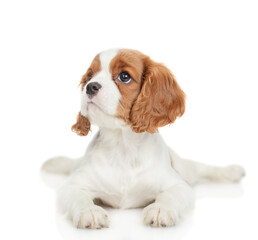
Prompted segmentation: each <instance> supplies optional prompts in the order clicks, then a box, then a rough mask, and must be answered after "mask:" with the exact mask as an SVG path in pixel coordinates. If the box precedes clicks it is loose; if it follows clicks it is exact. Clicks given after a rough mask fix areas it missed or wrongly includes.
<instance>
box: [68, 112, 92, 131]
mask: <svg viewBox="0 0 258 240" xmlns="http://www.w3.org/2000/svg"><path fill="white" fill-rule="evenodd" d="M72 131H73V132H75V133H77V134H78V135H79V136H87V135H88V133H89V131H90V121H89V119H88V118H87V117H84V116H83V115H82V114H81V113H80V112H79V113H78V115H77V120H76V123H75V124H74V125H73V126H72Z"/></svg>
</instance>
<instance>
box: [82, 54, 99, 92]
mask: <svg viewBox="0 0 258 240" xmlns="http://www.w3.org/2000/svg"><path fill="white" fill-rule="evenodd" d="M100 70H101V63H100V59H99V54H98V55H97V56H96V57H95V58H94V59H93V61H92V62H91V65H90V67H89V68H88V70H87V71H86V73H85V74H84V75H83V76H82V79H81V81H80V84H79V85H80V86H81V90H82V89H83V88H84V86H85V84H86V83H87V82H88V81H90V79H92V78H93V76H94V75H96V73H98V72H99V71H100Z"/></svg>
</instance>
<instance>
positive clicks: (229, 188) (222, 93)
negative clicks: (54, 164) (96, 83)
mask: <svg viewBox="0 0 258 240" xmlns="http://www.w3.org/2000/svg"><path fill="white" fill-rule="evenodd" d="M256 3H257V1H248V0H245V1H237V0H235V1H227V0H223V1H219V0H216V1H207V0H206V1H162V0H159V1H151V0H148V1H140V0H138V1H122V0H120V1H111V0H108V1H93V0H92V1H54V0H51V1H48V0H45V1H30V2H29V1H1V2H0V26H1V28H0V31H1V32H0V34H1V36H0V42H1V43H0V68H1V69H0V113H1V118H0V119H1V124H0V138H1V145H0V157H1V160H0V161H1V163H0V164H1V165H0V166H1V168H0V169H1V170H0V171H1V173H0V178H1V181H0V201H1V204H0V222H1V228H0V235H1V236H0V238H1V239H19V238H22V239H28V240H30V239H38V240H39V239H55V240H56V239H73V240H74V239H112V240H116V239H198V240H202V239H209V240H212V239H216V240H217V239H222V240H224V239H225V240H228V239H234V240H237V239H258V230H257V224H258V222H257V215H258V207H257V204H258V197H257V195H258V194H257V191H258V188H257V184H258V177H257V167H258V153H257V150H258V149H257V142H258V137H257V136H258V127H257V121H258V113H257V103H258V87H257V86H258V84H257V81H258V71H257V70H258V69H257V67H258V47H257V43H258V36H257V31H258V26H257V25H258V24H257V23H258V14H257V12H258V8H257V6H256ZM113 47H116V48H117V47H126V48H134V49H138V50H140V51H142V52H144V53H146V54H148V55H150V56H151V57H152V58H153V59H154V60H156V61H160V62H163V63H165V64H166V65H167V66H168V67H169V68H170V69H171V70H172V71H173V72H174V74H175V75H176V77H177V79H178V82H179V84H180V85H181V87H182V88H183V90H184V91H185V92H186V94H187V97H188V99H187V108H186V113H185V115H184V116H183V117H182V118H181V119H179V120H177V122H176V123H175V124H174V125H172V126H170V127H165V128H163V129H161V130H160V132H161V133H162V135H163V136H164V138H165V140H166V141H167V142H168V143H169V145H170V146H172V147H173V148H174V149H175V150H176V151H177V152H178V153H179V154H180V155H182V156H184V157H188V158H192V159H196V160H199V161H203V162H205V163H209V164H214V165H222V166H224V165H227V164H231V163H237V164H241V165H243V166H244V167H245V169H246V172H247V175H246V177H245V179H244V180H243V181H242V182H241V183H240V184H227V185H216V184H211V185H200V186H198V187H196V188H195V191H196V198H197V200H196V208H195V210H194V211H193V212H192V213H191V214H190V215H189V216H188V217H187V218H186V219H184V220H182V221H181V222H180V223H179V225H178V226H176V227H174V228H166V229H151V228H148V227H144V226H143V224H142V222H141V210H140V209H137V210H108V212H109V213H110V218H111V226H110V228H109V229H104V230H96V231H94V230H77V229H75V228H73V227H72V226H71V224H70V223H69V222H67V221H66V220H64V219H63V218H62V217H61V216H59V215H57V214H56V212H55V211H56V210H55V209H56V208H55V191H54V189H53V187H50V185H51V186H53V183H54V182H55V181H54V180H53V179H52V180H51V179H49V178H47V179H48V181H47V182H46V178H42V176H41V175H40V166H41V164H42V163H43V162H44V161H45V160H46V159H48V158H50V157H53V156H56V155H66V156H71V157H78V156H80V155H82V154H83V153H84V151H85V148H86V146H87V144H88V143H89V141H90V139H91V138H92V136H93V134H90V136H88V137H86V138H83V137H78V136H76V134H74V133H72V132H71V131H70V127H71V125H72V124H73V123H74V122H75V117H76V114H77V112H78V110H79V94H78V93H79V90H78V87H77V85H78V83H79V80H80V77H81V75H82V74H83V73H84V72H85V71H86V69H87V67H88V65H89V64H90V62H91V60H92V58H93V57H94V56H95V55H96V54H97V53H98V52H99V51H102V50H104V49H107V48H113ZM93 132H96V128H94V130H93Z"/></svg>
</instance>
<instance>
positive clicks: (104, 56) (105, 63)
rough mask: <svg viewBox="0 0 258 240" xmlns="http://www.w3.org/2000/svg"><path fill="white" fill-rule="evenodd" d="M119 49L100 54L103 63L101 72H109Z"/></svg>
mask: <svg viewBox="0 0 258 240" xmlns="http://www.w3.org/2000/svg"><path fill="white" fill-rule="evenodd" d="M117 52H118V49H110V50H107V51H104V52H102V53H100V56H99V58H100V63H101V70H102V71H105V72H109V71H110V69H109V64H110V62H111V61H112V59H113V58H114V57H115V56H116V55H117Z"/></svg>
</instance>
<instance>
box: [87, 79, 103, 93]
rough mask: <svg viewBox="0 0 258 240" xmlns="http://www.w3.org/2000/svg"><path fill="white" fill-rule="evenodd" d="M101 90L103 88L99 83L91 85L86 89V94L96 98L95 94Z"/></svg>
mask: <svg viewBox="0 0 258 240" xmlns="http://www.w3.org/2000/svg"><path fill="white" fill-rule="evenodd" d="M100 88H101V85H100V84H99V83H97V82H92V83H89V84H88V85H87V87H86V93H87V94H88V95H89V96H94V95H95V94H97V92H98V91H99V89H100Z"/></svg>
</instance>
